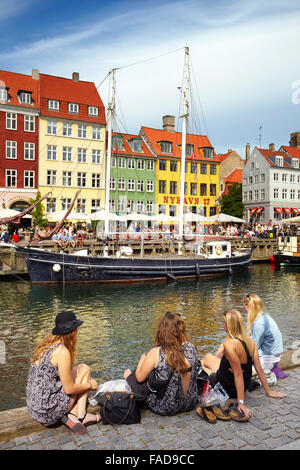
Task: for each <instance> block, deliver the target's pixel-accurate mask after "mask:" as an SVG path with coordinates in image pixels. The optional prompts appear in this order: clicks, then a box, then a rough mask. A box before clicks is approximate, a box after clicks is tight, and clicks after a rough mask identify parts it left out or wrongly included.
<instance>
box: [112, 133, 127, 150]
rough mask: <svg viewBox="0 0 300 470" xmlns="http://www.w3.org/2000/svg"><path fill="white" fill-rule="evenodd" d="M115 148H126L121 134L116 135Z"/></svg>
mask: <svg viewBox="0 0 300 470" xmlns="http://www.w3.org/2000/svg"><path fill="white" fill-rule="evenodd" d="M113 148H114V150H117V149H118V150H124V145H123V137H122V136H121V135H114V139H113Z"/></svg>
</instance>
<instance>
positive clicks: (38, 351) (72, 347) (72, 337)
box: [31, 328, 77, 366]
mask: <svg viewBox="0 0 300 470" xmlns="http://www.w3.org/2000/svg"><path fill="white" fill-rule="evenodd" d="M53 344H63V345H64V346H65V347H66V348H67V349H68V350H69V351H70V354H71V361H72V366H73V365H74V363H75V362H76V354H77V328H76V329H75V330H73V331H71V332H70V333H66V334H65V335H51V334H50V335H48V336H46V338H44V339H43V341H42V342H41V343H39V344H38V345H37V346H36V348H35V350H34V353H33V356H32V359H31V362H32V363H33V362H35V361H36V360H37V359H38V357H39V356H41V355H44V354H45V353H46V352H47V351H48V350H49V348H50V346H52V345H53Z"/></svg>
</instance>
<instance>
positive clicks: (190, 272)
mask: <svg viewBox="0 0 300 470" xmlns="http://www.w3.org/2000/svg"><path fill="white" fill-rule="evenodd" d="M188 86H189V49H188V47H186V48H185V60H184V90H183V96H184V112H183V115H182V120H183V125H182V146H181V188H180V192H181V197H180V223H179V242H180V244H181V245H182V244H183V204H184V176H185V175H184V173H185V156H186V155H185V152H186V129H187V119H188V115H189V103H188ZM114 90H115V69H113V70H111V71H110V93H109V103H108V149H107V171H106V206H105V234H106V235H108V234H109V218H110V214H109V199H110V198H109V183H110V163H111V142H112V120H113V113H114V112H115V98H114ZM181 245H180V248H179V251H178V254H174V255H168V256H164V257H162V256H160V255H156V256H154V255H143V256H132V257H127V256H126V257H122V256H121V255H120V253H119V257H116V256H108V255H104V256H103V257H95V256H89V255H86V256H82V255H81V254H80V253H78V254H76V253H73V254H66V253H53V252H50V251H46V250H40V249H34V248H21V247H17V248H16V249H17V250H18V251H20V252H21V253H22V254H23V256H24V257H25V258H26V260H27V266H28V272H29V275H30V277H31V280H32V282H33V283H65V282H132V281H134V282H141V281H152V280H168V279H171V280H173V281H174V280H177V279H181V278H195V277H197V278H200V277H201V276H207V275H217V274H225V273H230V274H231V273H233V272H235V271H239V270H241V269H244V268H246V267H248V266H249V264H250V258H251V250H247V251H245V252H242V253H237V252H236V253H232V252H231V243H230V242H227V241H222V242H221V241H213V242H209V243H207V244H206V248H205V250H203V245H202V243H194V244H193V246H192V252H191V254H190V255H188V256H183V254H182V251H181ZM141 251H142V250H141ZM203 251H204V252H203Z"/></svg>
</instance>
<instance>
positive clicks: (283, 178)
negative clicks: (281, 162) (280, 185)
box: [281, 173, 287, 182]
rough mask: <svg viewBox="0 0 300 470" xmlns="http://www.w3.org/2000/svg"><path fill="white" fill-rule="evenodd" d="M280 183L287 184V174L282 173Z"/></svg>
mask: <svg viewBox="0 0 300 470" xmlns="http://www.w3.org/2000/svg"><path fill="white" fill-rule="evenodd" d="M281 181H283V182H287V173H282V176H281Z"/></svg>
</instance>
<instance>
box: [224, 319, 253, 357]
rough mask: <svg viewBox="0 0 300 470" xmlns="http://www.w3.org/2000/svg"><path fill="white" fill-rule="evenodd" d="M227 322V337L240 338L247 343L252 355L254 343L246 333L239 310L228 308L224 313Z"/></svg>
mask: <svg viewBox="0 0 300 470" xmlns="http://www.w3.org/2000/svg"><path fill="white" fill-rule="evenodd" d="M223 316H224V320H225V323H226V327H227V328H226V330H227V337H228V338H233V339H235V338H240V339H241V340H243V341H244V342H245V343H246V346H247V348H248V351H249V354H250V356H252V354H253V344H252V342H251V339H250V337H249V336H248V335H247V333H246V328H245V324H244V320H243V317H242V315H241V313H240V312H238V311H237V310H227V311H226V312H224V313H223Z"/></svg>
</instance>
